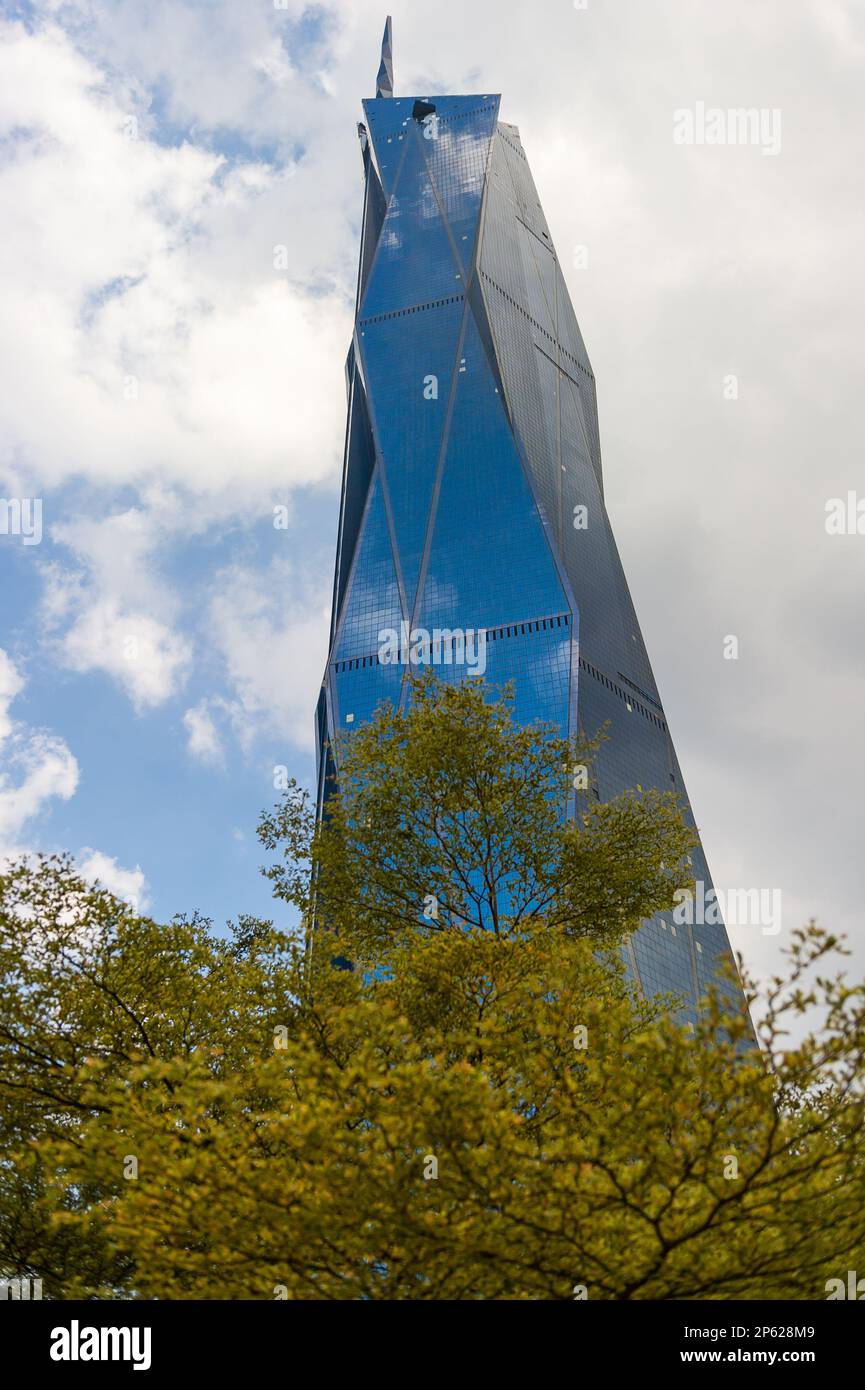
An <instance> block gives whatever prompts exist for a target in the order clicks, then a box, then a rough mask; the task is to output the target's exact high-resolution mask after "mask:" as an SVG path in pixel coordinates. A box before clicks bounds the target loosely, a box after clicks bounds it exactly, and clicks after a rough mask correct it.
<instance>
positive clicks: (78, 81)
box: [0, 24, 350, 508]
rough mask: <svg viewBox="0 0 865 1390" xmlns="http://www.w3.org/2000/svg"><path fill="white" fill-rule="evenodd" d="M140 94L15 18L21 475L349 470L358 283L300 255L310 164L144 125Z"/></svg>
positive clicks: (9, 163)
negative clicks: (342, 407) (343, 453)
mask: <svg viewBox="0 0 865 1390" xmlns="http://www.w3.org/2000/svg"><path fill="white" fill-rule="evenodd" d="M221 85H223V86H224V85H225V84H221ZM228 85H229V86H230V85H231V84H228ZM136 102H137V103H138V105H139V106H140V104H141V97H140V95H136V92H135V90H134V87H129V86H126V87H124V86H123V85H122V84H119V83H118V80H117V79H114V78H112V77H111V76H110V75H109V74H108V73H107V72H106V71H105V70H100V68H99V67H97V66H96V65H95V64H94V63H93V62H91V61H88V60H87V59H86V58H85V57H84V56H82V54H81V53H79V52H77V51H76V49H75V47H74V45H73V43H72V41H71V40H70V39H69V38H68V37H67V36H66V35H65V34H64V33H63V32H62V31H61V30H60V29H57V28H42V29H39V30H37V32H36V33H33V34H28V33H27V32H26V31H25V29H24V28H23V26H21V25H18V24H5V25H3V26H0V138H2V139H4V140H5V141H6V142H7V145H6V156H5V158H4V160H3V161H2V164H0V199H2V202H3V204H4V206H5V207H6V208H7V210H8V216H7V223H6V230H5V233H4V257H3V262H2V267H3V268H2V269H0V290H2V295H3V301H4V314H3V318H2V321H0V354H2V358H3V361H4V391H3V397H2V402H0V433H2V436H3V438H4V439H5V440H6V441H7V442H8V454H7V461H6V465H5V466H6V468H7V469H10V470H11V467H12V460H13V459H14V466H15V469H16V470H17V471H18V472H20V473H21V474H22V475H23V476H24V477H28V476H36V477H38V479H39V482H40V486H42V487H44V488H45V489H47V490H49V492H50V489H51V487H52V485H53V486H54V487H56V486H58V485H59V484H60V483H62V482H63V481H64V480H68V479H70V478H73V477H77V478H82V477H83V478H87V479H89V480H91V481H95V482H97V483H101V484H105V485H119V484H125V483H131V484H133V485H136V486H140V485H142V484H143V483H146V482H147V481H148V480H153V479H161V480H163V481H169V482H171V483H180V484H182V485H183V486H185V487H187V488H191V489H192V490H194V491H195V492H200V493H201V494H203V495H216V494H220V493H223V492H225V491H228V492H229V493H231V494H232V495H233V496H236V495H246V496H247V497H248V496H249V495H250V494H251V493H254V492H255V491H258V492H259V493H260V492H261V491H262V489H267V488H269V487H270V486H272V485H273V484H274V483H275V482H276V481H277V480H279V481H280V482H281V484H282V485H283V486H284V487H286V486H288V487H290V486H291V485H293V484H296V483H302V482H310V481H317V480H321V479H323V478H326V477H328V476H332V475H333V474H334V472H335V470H336V468H337V466H338V462H339V451H340V443H341V425H340V423H339V420H338V417H337V413H336V412H334V411H333V409H332V408H331V406H332V401H333V399H334V398H335V397H338V393H339V392H340V389H341V383H340V376H341V358H342V357H343V355H344V351H345V345H346V342H347V339H348V332H349V303H348V297H347V291H348V290H349V289H350V281H349V280H348V279H346V280H345V282H344V286H343V285H340V284H337V283H334V282H333V280H331V281H330V282H329V283H326V282H325V281H324V280H323V279H322V273H323V272H324V270H325V267H324V266H323V265H322V264H320V266H319V269H318V270H315V269H314V268H313V267H312V266H311V265H310V264H309V261H308V259H307V260H306V261H303V260H297V259H295V257H294V254H293V253H294V248H295V245H296V240H297V235H298V232H297V228H296V226H295V223H296V222H298V221H300V220H302V219H298V218H296V217H294V216H293V214H292V212H291V210H290V209H291V204H292V202H293V201H294V199H296V197H297V192H296V190H295V195H294V198H292V189H293V188H294V186H295V182H296V180H295V179H294V171H293V169H292V167H291V166H289V167H288V168H287V169H285V170H283V171H280V170H279V169H277V168H275V167H273V166H271V165H269V164H268V163H267V162H266V161H259V162H258V163H255V164H251V165H249V166H239V167H235V168H233V169H229V168H228V167H227V166H226V163H225V160H224V159H223V158H222V157H220V156H218V155H215V154H211V153H210V152H208V151H207V150H205V149H201V148H197V147H195V146H193V145H191V144H188V143H186V144H181V145H179V146H178V147H163V146H160V145H158V144H156V143H155V142H154V141H153V140H151V139H148V138H147V135H146V129H145V127H144V125H140V126H139V138H135V139H131V138H128V136H127V135H125V134H124V128H125V125H126V123H128V121H129V118H130V112H131V111H132V108H133V107H134V106H135V105H136ZM284 243H290V244H291V248H292V256H291V257H290V264H291V267H292V272H291V274H289V273H286V272H283V273H281V274H280V273H279V272H277V271H276V270H275V269H274V263H273V248H274V246H275V245H276V244H284ZM332 264H333V262H331V265H332ZM310 273H312V274H313V277H314V281H315V283H314V285H312V286H311V288H312V289H313V290H314V293H309V292H307V290H306V289H305V288H304V283H303V282H304V280H305V278H306V277H307V276H308V275H309V274H310ZM328 273H330V274H332V270H331V271H330V272H328ZM226 505H228V504H226ZM49 508H50V504H49Z"/></svg>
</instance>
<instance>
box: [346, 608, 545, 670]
mask: <svg viewBox="0 0 865 1390" xmlns="http://www.w3.org/2000/svg"><path fill="white" fill-rule="evenodd" d="M570 621H571V615H570V613H558V614H556V615H555V616H554V617H552V618H534V619H532V621H531V622H528V623H511V624H510V626H504V627H492V628H487V629H486V641H487V642H500V641H502V639H503V638H505V637H525V636H526V634H527V633H530V632H550V631H552V629H553V628H557V627H558V628H562V627H569V626H570ZM452 645H453V643H447V642H446V643H444V644H443V646H445V647H448V646H452ZM389 664H391V663H388V662H379V658H378V653H376V654H375V656H356V657H353V658H352V659H351V660H350V661H336V662H334V670H335V671H336V673H337V675H342V674H343V672H345V671H361V670H364V669H366V668H367V667H369V666H378V665H389Z"/></svg>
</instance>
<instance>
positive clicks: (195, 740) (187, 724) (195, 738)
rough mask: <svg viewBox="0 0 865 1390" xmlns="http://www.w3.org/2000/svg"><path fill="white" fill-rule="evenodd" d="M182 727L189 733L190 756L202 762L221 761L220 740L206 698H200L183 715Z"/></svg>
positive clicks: (221, 748) (222, 755) (188, 747)
mask: <svg viewBox="0 0 865 1390" xmlns="http://www.w3.org/2000/svg"><path fill="white" fill-rule="evenodd" d="M183 727H184V728H185V729H186V732H187V734H188V735H189V738H188V741H187V745H186V746H187V749H188V751H189V753H190V756H191V757H193V758H197V759H198V760H199V761H200V762H203V763H221V762H222V760H223V757H224V750H223V747H222V740H221V738H220V736H219V730H218V729H217V727H216V724H215V722H214V719H213V715H212V713H211V707H210V704H209V702H208V701H207V700H201V701H200V702H199V703H198V704H197V705H195V707H194V708H192V709H188V710H187V711H186V713H185V714H184V716H183Z"/></svg>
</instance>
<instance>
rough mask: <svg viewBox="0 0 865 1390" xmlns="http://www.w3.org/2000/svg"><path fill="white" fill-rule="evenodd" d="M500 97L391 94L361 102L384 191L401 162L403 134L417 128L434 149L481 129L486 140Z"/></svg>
mask: <svg viewBox="0 0 865 1390" xmlns="http://www.w3.org/2000/svg"><path fill="white" fill-rule="evenodd" d="M500 101H501V98H500V97H499V96H498V95H497V94H492V95H484V96H418V97H393V98H392V99H391V100H390V101H378V100H376V99H370V100H368V101H365V102H364V103H363V110H364V116H365V118H366V128H367V131H368V132H369V138H370V140H371V141H372V145H373V149H374V151H375V158H376V164H377V166H378V172H379V175H380V177H381V182H382V187H383V188H384V191H385V194H386V195H388V196H389V195H390V193H391V192H392V190H393V186H394V180H395V176H396V172H397V170H398V168H399V166H400V163H401V161H402V156H403V152H404V150H405V145H406V137H407V136H408V135H411V134H412V133H413V131H414V130H415V129H417V130H418V131H419V132H420V133H421V134H422V135H423V136H424V138H425V140H427V141H429V142H430V147H431V148H435V147H436V145H437V143H438V142H442V143H443V144H450V143H452V140H453V139H457V140H458V139H460V137H463V136H465V135H471V134H474V133H476V132H477V131H478V130H480V129H483V130H484V131H485V133H486V136H487V139H488V138H489V136H490V135H491V134H492V131H493V128H494V126H495V122H496V120H497V119H498V112H499V103H500Z"/></svg>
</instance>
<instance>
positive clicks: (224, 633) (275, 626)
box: [209, 561, 330, 748]
mask: <svg viewBox="0 0 865 1390" xmlns="http://www.w3.org/2000/svg"><path fill="white" fill-rule="evenodd" d="M214 589H215V592H214V596H213V599H212V601H211V605H210V614H209V618H210V624H209V626H210V631H211V633H212V639H213V643H214V646H215V647H216V649H217V651H218V652H219V653H220V655H221V658H222V661H223V663H224V668H225V676H226V679H227V682H228V684H229V686H230V688H231V690H232V692H233V696H234V699H233V701H232V702H231V718H232V722H233V724H234V727H235V731H236V733H237V735H238V737H239V738H240V740H241V743H242V744H243V745H244V746H245V747H249V745H250V743H251V742H252V740H253V738H254V737H255V736H256V735H257V734H258V733H261V732H265V731H267V732H273V733H276V734H277V735H279V736H280V737H282V738H285V739H287V740H289V742H291V743H293V744H295V745H297V746H299V747H302V748H308V747H309V746H310V743H311V739H312V721H313V712H314V709H315V701H316V698H317V694H318V689H319V687H320V685H321V679H322V675H323V673H324V663H325V659H326V656H327V637H328V610H329V598H330V595H329V593H328V592H327V591H326V590H324V589H322V590H320V591H315V590H311V591H305V590H304V589H303V588H302V587H301V588H300V590H298V585H297V579H296V577H295V575H294V573H293V570H292V567H291V566H290V565H289V564H288V563H283V562H278V561H277V562H274V563H273V564H272V565H271V567H270V570H269V571H268V572H265V573H260V572H258V571H255V570H253V569H245V568H243V567H240V566H234V567H232V568H230V569H228V570H226V571H224V572H223V573H221V574H220V575H219V576H217V579H216V581H215V585H214Z"/></svg>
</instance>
